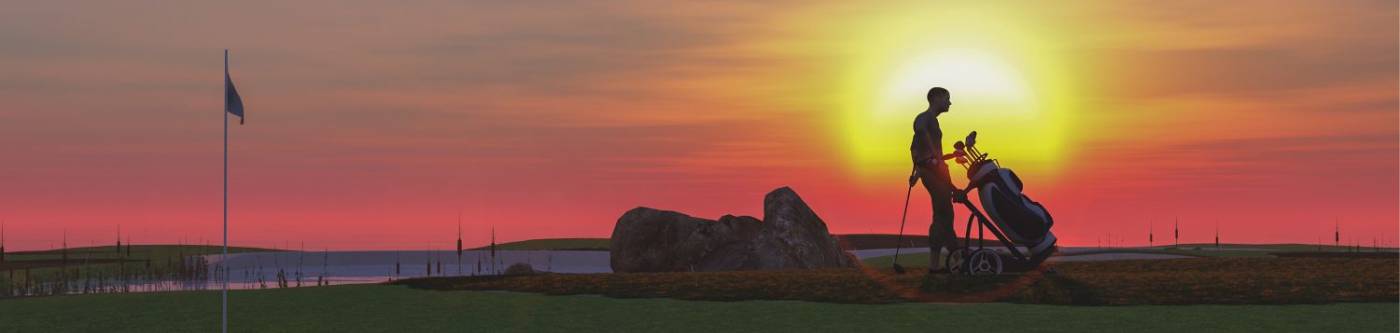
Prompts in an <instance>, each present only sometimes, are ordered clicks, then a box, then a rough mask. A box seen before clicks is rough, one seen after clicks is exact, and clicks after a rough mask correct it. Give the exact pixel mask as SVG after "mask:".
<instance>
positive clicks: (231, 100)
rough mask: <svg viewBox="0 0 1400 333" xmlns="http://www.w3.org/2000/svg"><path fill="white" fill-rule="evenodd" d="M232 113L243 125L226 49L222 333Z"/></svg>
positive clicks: (225, 304)
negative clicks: (230, 76)
mask: <svg viewBox="0 0 1400 333" xmlns="http://www.w3.org/2000/svg"><path fill="white" fill-rule="evenodd" d="M230 113H232V114H233V115H235V116H238V124H239V125H242V124H243V98H242V97H239V96H238V88H234V86H233V79H232V78H229V74H228V49H224V112H223V114H224V250H223V254H221V255H220V256H219V263H220V266H221V268H222V270H223V280H224V281H223V282H224V283H223V285H224V286H223V299H222V304H223V306H222V310H223V311H222V312H223V320H222V321H221V322H222V324H223V332H225V333H227V332H228V278H229V270H228V261H227V259H228V115H229V114H230Z"/></svg>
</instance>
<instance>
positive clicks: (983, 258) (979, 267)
mask: <svg viewBox="0 0 1400 333" xmlns="http://www.w3.org/2000/svg"><path fill="white" fill-rule="evenodd" d="M1001 269H1002V266H1001V256H1000V255H997V252H996V251H993V250H990V249H981V250H977V251H973V252H972V256H971V257H969V258H968V260H967V272H968V274H972V275H998V274H1001Z"/></svg>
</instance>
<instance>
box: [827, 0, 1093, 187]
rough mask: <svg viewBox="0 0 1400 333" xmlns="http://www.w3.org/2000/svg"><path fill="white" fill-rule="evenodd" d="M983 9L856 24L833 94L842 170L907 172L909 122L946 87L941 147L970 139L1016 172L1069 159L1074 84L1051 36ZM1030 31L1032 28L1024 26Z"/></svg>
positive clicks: (1046, 168) (1052, 167)
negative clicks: (930, 94) (934, 91)
mask: <svg viewBox="0 0 1400 333" xmlns="http://www.w3.org/2000/svg"><path fill="white" fill-rule="evenodd" d="M983 9H984V8H963V9H949V8H942V10H941V11H940V13H943V14H944V15H939V16H938V17H936V18H933V19H926V18H925V17H924V16H922V15H923V13H921V12H919V11H917V10H915V11H912V13H906V12H897V13H890V14H887V15H886V16H884V17H878V18H870V19H868V20H865V21H859V22H853V23H852V25H853V26H863V27H866V29H852V31H851V32H848V33H852V34H856V35H854V36H859V37H852V38H850V40H853V41H858V42H854V43H852V44H851V45H849V46H847V49H846V50H845V51H846V54H849V55H850V56H849V58H848V61H849V63H847V64H845V66H844V67H842V68H843V70H844V72H843V73H842V74H841V75H839V76H838V77H839V80H838V82H837V87H836V90H837V91H840V92H841V93H839V94H836V95H834V96H833V98H834V102H835V105H837V106H838V109H839V112H836V113H835V117H833V122H832V127H833V129H834V130H835V131H836V132H837V133H839V134H838V135H837V137H838V138H839V142H838V144H839V145H840V146H841V147H842V148H843V149H842V152H843V153H844V154H845V155H846V158H844V159H843V160H844V161H846V162H847V163H848V165H847V166H848V169H850V170H851V171H853V173H854V174H856V175H858V176H861V177H870V178H874V177H879V178H887V177H888V175H889V174H891V173H902V172H908V168H909V166H910V164H909V150H908V149H909V148H908V146H909V141H910V139H911V137H912V135H913V126H912V122H913V119H914V117H915V116H916V115H917V114H918V113H919V112H921V111H923V110H925V109H926V108H927V107H928V103H927V102H926V101H925V99H924V97H925V93H926V92H927V91H928V89H929V88H932V87H944V88H946V89H948V90H949V91H950V93H951V95H952V102H953V105H952V107H951V109H950V112H949V113H946V114H943V115H941V116H939V120H940V123H941V125H942V128H943V133H944V139H943V140H944V142H943V144H944V147H945V148H944V149H945V151H951V150H952V148H951V147H952V145H953V143H954V142H956V141H958V140H961V139H962V138H963V136H965V135H966V134H967V133H968V132H970V131H973V130H976V131H978V145H979V146H980V147H982V148H983V149H984V150H985V151H987V152H990V153H992V154H993V156H994V157H997V158H999V159H1001V160H1002V161H1003V162H1014V163H1015V165H1016V167H1017V172H1021V173H1027V172H1029V173H1039V174H1045V173H1054V172H1055V171H1056V170H1057V169H1058V167H1059V166H1060V165H1061V164H1062V161H1063V160H1065V159H1067V158H1069V156H1068V153H1067V152H1066V149H1065V147H1064V146H1065V143H1064V142H1065V134H1066V132H1067V131H1069V128H1068V125H1069V124H1071V123H1072V120H1071V119H1070V118H1071V116H1072V112H1071V110H1072V109H1073V107H1074V106H1075V105H1076V104H1077V103H1076V102H1075V100H1074V93H1073V87H1074V86H1075V79H1074V78H1073V77H1072V76H1071V75H1069V73H1071V70H1070V69H1069V65H1070V64H1068V63H1066V62H1065V61H1063V60H1062V59H1061V58H1060V57H1058V56H1057V55H1056V54H1057V53H1056V52H1054V49H1055V48H1054V47H1053V43H1051V42H1050V41H1051V40H1052V39H1051V37H1052V36H1049V34H1052V33H1053V32H1052V31H1048V30H1046V29H1043V26H1039V25H1035V24H1032V23H1033V22H1030V21H1029V20H1027V18H1026V17H1025V16H1023V15H1017V14H1015V13H1009V12H1006V11H1003V10H983ZM1027 26H1034V27H1037V29H1024V28H1025V27H1027Z"/></svg>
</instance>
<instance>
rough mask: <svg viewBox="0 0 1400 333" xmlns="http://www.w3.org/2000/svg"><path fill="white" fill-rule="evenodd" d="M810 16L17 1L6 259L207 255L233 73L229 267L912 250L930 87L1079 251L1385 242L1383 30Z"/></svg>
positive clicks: (1255, 7)
mask: <svg viewBox="0 0 1400 333" xmlns="http://www.w3.org/2000/svg"><path fill="white" fill-rule="evenodd" d="M822 2H823V1H791V2H788V3H783V1H772V2H766V3H764V4H753V3H749V2H744V1H735V2H702V3H686V4H664V5H663V4H659V3H656V2H646V1H637V2H635V3H634V2H604V1H598V2H593V1H579V2H576V1H524V2H497V1H487V2H478V3H471V2H464V1H422V2H413V3H411V4H408V3H405V4H397V3H396V4H393V5H388V4H386V3H382V2H375V1H364V2H361V1H293V2H290V3H289V2H284V1H261V0H255V1H225V2H211V3H205V4H193V3H185V2H164V1H129V2H128V1H119V2H113V1H81V2H79V1H72V2H70V1H39V2H25V3H15V4H8V5H6V6H5V9H4V10H3V11H0V45H3V46H0V156H3V159H0V220H3V224H4V230H5V245H6V246H7V248H8V249H10V250H12V251H13V250H16V249H42V248H49V247H51V246H57V245H58V244H59V242H60V241H61V239H62V237H63V233H64V232H65V230H66V232H67V234H68V236H67V237H68V239H69V243H70V245H89V244H108V243H111V242H112V241H113V240H114V239H115V237H116V232H117V230H116V229H117V226H118V225H120V226H121V230H122V233H123V234H125V235H129V236H130V237H131V238H132V240H133V241H135V242H137V243H157V242H158V243H173V242H179V241H184V242H203V241H206V240H207V241H209V242H210V243H218V238H219V236H220V223H221V217H220V216H221V215H220V214H221V178H220V177H221V170H222V169H221V161H222V159H221V158H222V155H221V153H222V150H221V149H222V148H221V147H222V126H223V122H222V121H223V120H222V119H221V118H220V117H222V116H223V115H222V102H223V100H222V96H223V95H222V91H221V89H222V83H223V81H222V75H223V73H222V72H221V71H222V70H223V63H222V62H223V58H222V54H223V50H224V49H229V50H230V53H231V63H230V66H231V68H232V70H231V72H232V77H233V80H234V82H235V83H236V84H237V85H238V88H239V92H240V93H241V94H242V96H243V101H244V105H245V108H246V112H247V123H246V125H243V126H237V125H236V123H237V121H236V120H234V124H235V125H233V127H231V132H230V139H231V146H230V168H231V169H230V174H229V179H230V180H229V182H230V203H229V205H230V214H229V219H230V226H231V229H230V232H231V234H230V237H231V240H232V242H233V244H235V245H248V246H266V247H271V246H278V247H285V246H293V247H296V246H300V244H301V243H302V242H304V243H305V246H306V247H307V248H315V249H320V248H330V249H388V248H428V247H432V248H437V249H448V248H450V247H451V246H453V245H452V244H453V242H454V241H455V233H456V223H457V217H458V213H459V211H460V212H461V216H462V221H463V222H462V225H463V226H462V227H463V231H464V241H465V242H466V243H467V244H468V245H472V246H474V245H481V244H485V243H486V242H488V241H489V239H490V235H489V233H490V230H491V228H492V227H494V228H495V229H496V232H497V238H498V239H499V240H504V241H511V240H523V239H531V238H545V237H607V236H608V235H610V234H611V232H612V227H613V224H614V223H615V222H616V219H617V217H618V216H620V215H621V214H622V213H623V212H625V211H626V210H628V209H631V208H633V207H636V206H648V207H655V208H660V209H668V210H677V211H681V212H685V213H688V214H691V215H696V216H699V217H705V218H717V217H719V216H720V215H723V214H727V213H732V214H736V215H754V216H758V217H761V216H762V200H763V195H764V194H765V193H767V192H768V191H771V190H773V189H775V188H777V187H781V186H791V187H792V188H793V189H794V190H796V191H797V193H799V194H800V195H801V196H802V197H803V199H805V200H806V201H807V202H808V203H809V204H810V205H811V206H812V207H813V208H814V209H815V210H816V212H817V213H818V214H819V215H820V216H821V217H822V218H823V219H824V220H825V221H826V223H827V224H828V226H829V227H830V228H831V230H832V232H834V233H871V232H877V233H894V232H896V231H897V229H898V226H899V217H900V215H899V213H900V211H899V210H900V208H901V207H902V205H903V201H902V200H903V199H904V191H905V189H906V187H905V185H906V184H905V178H906V176H907V175H908V172H909V162H908V146H909V138H910V136H911V135H912V130H911V121H912V119H913V118H914V116H915V114H917V113H918V112H920V111H922V110H923V109H924V108H925V107H926V103H925V102H924V101H923V98H924V91H926V90H927V89H928V88H929V87H932V86H943V87H946V88H948V89H949V90H950V91H951V92H952V101H953V106H952V110H951V112H950V113H948V114H946V115H944V116H942V117H941V118H940V119H941V122H942V124H943V129H944V132H945V133H946V134H945V142H944V144H945V145H946V146H951V145H952V144H953V142H954V141H955V140H957V139H959V138H961V137H962V136H963V135H965V134H966V133H967V132H968V131H970V130H977V131H978V132H979V140H978V141H979V146H980V147H982V149H983V150H984V151H986V152H988V153H991V154H992V156H993V157H995V158H997V159H999V160H1000V162H1001V163H1002V165H1003V166H1006V167H1010V168H1012V169H1014V170H1016V171H1017V173H1019V174H1020V176H1021V178H1022V179H1023V180H1024V181H1025V182H1026V192H1027V194H1029V195H1030V196H1031V197H1032V198H1034V199H1036V200H1038V201H1040V202H1042V203H1043V204H1045V205H1046V206H1047V207H1048V208H1049V209H1050V211H1051V213H1052V214H1053V215H1054V217H1055V220H1056V225H1055V228H1054V232H1055V233H1056V235H1058V236H1059V237H1060V239H1061V240H1062V243H1061V244H1063V245H1071V246H1074V245H1088V246H1093V245H1095V244H1097V243H1098V242H1100V241H1102V240H1103V239H1105V238H1110V237H1111V239H1112V240H1113V242H1114V243H1118V244H1124V245H1139V244H1146V242H1147V233H1148V229H1149V224H1151V225H1154V226H1155V230H1156V232H1157V237H1156V239H1157V241H1158V244H1162V243H1168V242H1170V241H1171V238H1170V236H1171V231H1172V229H1171V228H1172V223H1173V220H1174V219H1176V218H1179V219H1180V223H1181V226H1182V241H1183V242H1210V241H1212V240H1213V238H1212V236H1213V230H1214V229H1215V228H1216V226H1217V225H1218V227H1219V230H1220V233H1221V240H1222V241H1224V242H1248V243H1285V242H1287V243H1308V244H1312V243H1315V242H1317V241H1319V240H1322V241H1325V242H1327V243H1329V244H1330V243H1331V237H1332V229H1333V225H1334V221H1339V223H1340V226H1341V231H1342V237H1343V242H1345V243H1352V242H1358V243H1360V244H1362V245H1365V246H1370V245H1371V244H1372V241H1373V239H1376V240H1377V241H1379V242H1382V243H1383V244H1388V245H1390V246H1395V244H1396V241H1397V233H1400V222H1397V221H1398V220H1400V203H1397V202H1400V176H1397V174H1400V65H1397V61H1398V60H1397V59H1400V32H1398V31H1400V18H1398V17H1397V16H1400V8H1397V4H1396V3H1395V1H1301V2H1296V1H1228V2H1219V1H1172V2H1162V1H1103V2H1093V1H1075V2H1072V3H1057V2H1030V1H1026V2H1019V1H1009V2H1000V1H976V2H972V1H968V2H937V1H909V2H907V3H898V2H880V3H879V4H869V5H855V4H849V2H848V1H827V2H828V3H826V4H822ZM959 171H961V169H960V168H956V167H955V168H954V182H955V183H957V184H965V183H966V178H965V176H963V175H962V174H961V173H959ZM921 191H922V190H921V189H920V191H916V192H915V194H914V199H913V200H914V204H913V205H912V207H913V208H911V211H910V224H909V226H908V227H906V231H907V232H914V233H920V234H922V233H924V232H926V230H927V227H928V225H927V224H928V221H929V219H930V212H929V205H928V203H929V199H928V197H927V194H925V193H921ZM966 217H967V213H966V212H965V211H963V210H961V209H959V211H958V212H957V219H958V222H959V223H960V224H961V223H962V222H963V221H964V220H965V219H966ZM959 230H961V228H959ZM1110 235H1111V236H1110Z"/></svg>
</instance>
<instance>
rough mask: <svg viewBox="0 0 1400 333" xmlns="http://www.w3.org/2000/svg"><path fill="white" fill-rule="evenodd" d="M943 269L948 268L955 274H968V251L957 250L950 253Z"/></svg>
mask: <svg viewBox="0 0 1400 333" xmlns="http://www.w3.org/2000/svg"><path fill="white" fill-rule="evenodd" d="M943 267H947V268H948V271H949V272H952V273H953V274H966V273H967V250H966V249H955V250H952V251H948V258H946V259H945V260H944V261H943Z"/></svg>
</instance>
